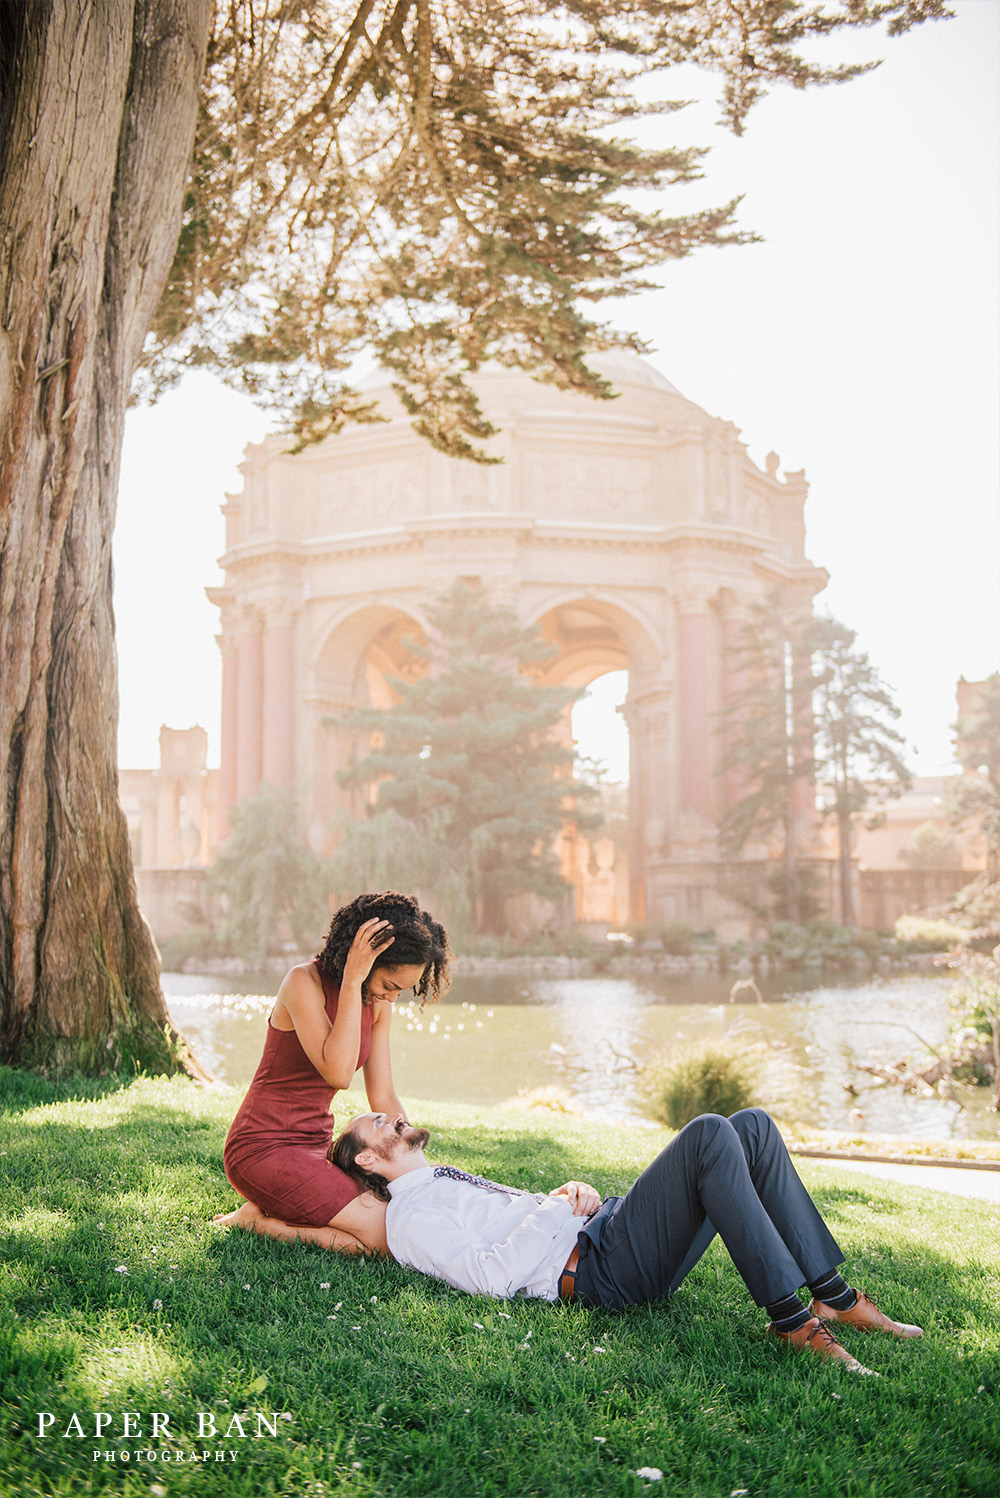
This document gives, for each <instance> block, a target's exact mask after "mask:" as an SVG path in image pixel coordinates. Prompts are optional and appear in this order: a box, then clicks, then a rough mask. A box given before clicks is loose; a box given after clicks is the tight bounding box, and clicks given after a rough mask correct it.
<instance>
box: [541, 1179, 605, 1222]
mask: <svg viewBox="0 0 1000 1498" xmlns="http://www.w3.org/2000/svg"><path fill="white" fill-rule="evenodd" d="M549 1195H550V1196H564V1197H565V1198H566V1200H567V1201H568V1202H569V1204H570V1206H571V1207H572V1208H573V1216H574V1217H590V1216H591V1214H592V1213H594V1212H596V1211H597V1209H598V1207H599V1206H600V1205H601V1197H600V1195H599V1193H598V1192H596V1191H595V1190H594V1188H593V1186H588V1185H587V1183H586V1182H585V1181H567V1182H566V1184H565V1186H557V1187H556V1188H555V1190H554V1191H550V1192H549Z"/></svg>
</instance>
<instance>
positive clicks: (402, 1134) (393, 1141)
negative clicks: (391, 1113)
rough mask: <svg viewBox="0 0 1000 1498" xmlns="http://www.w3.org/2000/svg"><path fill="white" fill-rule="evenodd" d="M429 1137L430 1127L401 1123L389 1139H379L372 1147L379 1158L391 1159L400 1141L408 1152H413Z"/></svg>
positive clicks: (419, 1148) (422, 1145)
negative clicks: (416, 1127)
mask: <svg viewBox="0 0 1000 1498" xmlns="http://www.w3.org/2000/svg"><path fill="white" fill-rule="evenodd" d="M430 1137H431V1131H430V1129H415V1128H414V1127H413V1126H412V1125H411V1124H403V1125H402V1127H401V1128H399V1129H397V1130H396V1132H395V1134H393V1135H392V1137H391V1138H390V1139H380V1140H379V1141H378V1143H377V1144H375V1145H373V1146H372V1148H373V1150H374V1152H375V1154H376V1155H378V1156H379V1157H380V1159H382V1160H393V1159H395V1157H396V1155H397V1153H398V1147H399V1145H400V1143H402V1144H403V1145H404V1146H405V1148H406V1149H407V1150H409V1151H410V1152H415V1151H416V1150H422V1149H423V1147H424V1145H425V1144H426V1143H427V1141H428V1140H429V1139H430Z"/></svg>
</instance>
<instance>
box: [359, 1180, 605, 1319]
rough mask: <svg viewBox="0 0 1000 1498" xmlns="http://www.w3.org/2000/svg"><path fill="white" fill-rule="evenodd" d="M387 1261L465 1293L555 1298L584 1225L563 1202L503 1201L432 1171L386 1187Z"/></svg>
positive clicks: (526, 1198) (530, 1197)
mask: <svg viewBox="0 0 1000 1498" xmlns="http://www.w3.org/2000/svg"><path fill="white" fill-rule="evenodd" d="M389 1194H390V1196H391V1197H392V1200H391V1201H390V1203H389V1205H388V1207H387V1208H386V1214H385V1230H386V1237H387V1239H388V1242H389V1249H390V1252H391V1253H392V1256H393V1258H395V1259H397V1260H398V1261H399V1263H400V1264H408V1265H409V1266H410V1268H411V1269H420V1270H422V1271H423V1273H424V1274H431V1275H433V1276H434V1277H435V1278H436V1279H441V1280H445V1281H447V1283H448V1284H449V1285H454V1287H455V1289H456V1290H467V1291H468V1292H469V1293H470V1294H471V1295H495V1296H497V1297H498V1298H499V1299H501V1300H508V1299H509V1298H510V1297H511V1296H512V1295H531V1296H536V1297H537V1298H538V1299H540V1300H558V1298H559V1276H560V1275H561V1274H562V1272H563V1270H564V1269H565V1267H566V1260H567V1259H568V1258H569V1255H570V1251H571V1250H572V1248H573V1247H574V1245H575V1243H576V1240H577V1235H578V1234H579V1232H580V1230H581V1229H582V1228H583V1226H584V1222H585V1219H584V1218H582V1217H576V1216H574V1214H573V1209H572V1207H571V1206H570V1204H569V1202H568V1201H567V1199H566V1197H564V1196H542V1195H529V1194H527V1193H525V1194H523V1195H519V1196H508V1195H507V1193H506V1192H505V1191H488V1190H485V1189H484V1188H483V1187H481V1186H476V1185H474V1184H472V1183H471V1182H469V1181H454V1180H451V1179H450V1178H449V1177H447V1176H435V1174H434V1167H433V1166H432V1165H424V1166H421V1167H420V1169H419V1170H411V1171H408V1172H407V1173H406V1174H405V1175H401V1176H399V1177H398V1178H397V1179H396V1180H395V1181H390V1182H389Z"/></svg>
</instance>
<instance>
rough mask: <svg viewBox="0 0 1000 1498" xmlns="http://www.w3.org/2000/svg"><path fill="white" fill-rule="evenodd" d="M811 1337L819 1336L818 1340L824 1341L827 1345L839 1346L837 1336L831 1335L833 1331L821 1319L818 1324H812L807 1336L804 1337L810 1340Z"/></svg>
mask: <svg viewBox="0 0 1000 1498" xmlns="http://www.w3.org/2000/svg"><path fill="white" fill-rule="evenodd" d="M813 1337H819V1339H820V1341H821V1342H825V1343H826V1345H827V1347H839V1346H840V1343H839V1342H838V1341H837V1338H836V1337H835V1336H834V1335H833V1332H832V1331H831V1330H830V1328H829V1327H828V1326H827V1325H826V1324H825V1322H822V1321H821V1322H820V1323H819V1325H818V1326H814V1327H813V1329H812V1331H811V1332H810V1333H809V1335H808V1337H806V1341H807V1342H811V1341H812V1339H813Z"/></svg>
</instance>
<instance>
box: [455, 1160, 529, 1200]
mask: <svg viewBox="0 0 1000 1498" xmlns="http://www.w3.org/2000/svg"><path fill="white" fill-rule="evenodd" d="M434 1174H435V1176H446V1177H447V1179H448V1180H449V1181H467V1182H468V1184H469V1185H470V1186H481V1187H482V1189H483V1190H484V1191H502V1192H503V1194H504V1196H530V1195H531V1192H530V1191H521V1190H520V1189H519V1188H518V1187H517V1186H501V1185H500V1183H499V1182H498V1181H488V1180H487V1179H486V1177H485V1176H472V1175H470V1174H469V1172H468V1171H467V1170H458V1169H457V1168H456V1167H455V1166H454V1165H435V1167H434Z"/></svg>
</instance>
